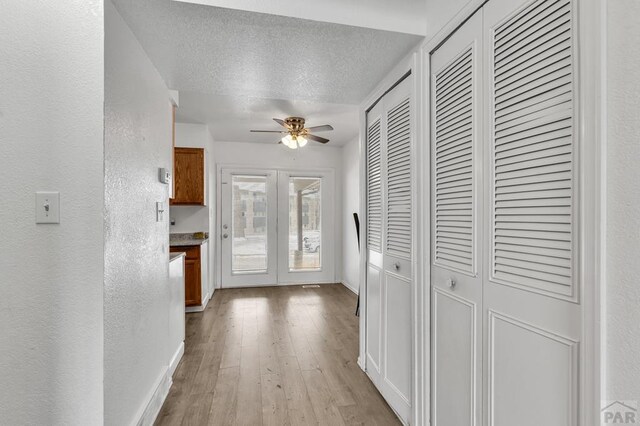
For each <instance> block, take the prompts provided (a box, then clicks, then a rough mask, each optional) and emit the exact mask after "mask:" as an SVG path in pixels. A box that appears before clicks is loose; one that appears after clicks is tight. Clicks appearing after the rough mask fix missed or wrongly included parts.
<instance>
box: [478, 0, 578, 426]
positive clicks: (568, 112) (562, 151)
mask: <svg viewBox="0 0 640 426" xmlns="http://www.w3.org/2000/svg"><path fill="white" fill-rule="evenodd" d="M484 16H485V22H484V41H485V63H486V64H487V71H488V73H489V78H488V79H487V84H486V85H485V90H486V91H485V101H486V111H487V112H488V118H487V124H488V126H487V128H486V136H485V141H486V142H485V144H486V146H485V149H486V152H487V153H488V157H489V161H488V165H489V170H487V174H486V175H487V177H488V178H487V180H486V186H485V191H486V193H487V194H488V198H489V200H490V203H489V205H488V206H487V207H488V208H487V210H488V212H487V213H488V219H489V220H487V221H486V224H485V226H486V228H485V230H486V231H485V232H486V235H487V239H486V242H485V247H486V250H485V260H484V262H485V265H486V275H485V283H484V288H483V292H484V293H483V311H484V313H483V316H484V324H485V329H484V342H485V343H484V345H485V348H486V357H485V359H486V364H485V371H486V375H485V382H484V386H485V389H486V392H487V400H486V407H485V412H486V422H487V424H488V425H491V426H494V425H499V426H507V425H513V424H514V422H515V423H518V424H521V425H540V424H545V425H562V426H565V425H567V426H569V425H576V424H577V422H578V414H579V412H578V392H579V390H578V383H579V369H578V365H579V362H578V359H579V358H578V355H579V351H578V348H579V346H580V340H581V328H582V326H581V324H582V323H581V318H582V307H581V306H580V303H579V302H580V298H579V293H580V292H579V288H580V281H579V277H578V276H577V274H576V270H577V268H576V264H577V262H576V260H577V256H576V253H577V249H578V247H579V242H578V240H577V236H578V232H576V230H577V224H578V219H577V208H576V206H577V205H578V204H577V195H578V191H577V183H578V182H577V179H576V176H577V174H576V171H577V161H576V159H577V153H578V138H577V131H576V128H577V126H576V117H577V114H576V106H577V102H576V99H577V98H576V84H575V81H576V80H575V66H576V63H577V61H576V60H575V58H576V56H575V52H576V48H575V46H576V43H575V34H576V22H575V4H574V2H573V1H571V0H533V1H521V0H519V1H513V0H490V1H489V2H488V3H487V4H486V5H485V7H484ZM523 383H526V384H527V385H526V386H525V387H523V386H522V385H523Z"/></svg>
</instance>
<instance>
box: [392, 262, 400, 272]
mask: <svg viewBox="0 0 640 426" xmlns="http://www.w3.org/2000/svg"><path fill="white" fill-rule="evenodd" d="M393 267H394V268H396V271H399V270H400V262H396V263H394V264H393Z"/></svg>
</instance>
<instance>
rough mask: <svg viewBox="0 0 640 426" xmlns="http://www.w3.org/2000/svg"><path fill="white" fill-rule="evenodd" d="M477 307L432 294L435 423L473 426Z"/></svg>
mask: <svg viewBox="0 0 640 426" xmlns="http://www.w3.org/2000/svg"><path fill="white" fill-rule="evenodd" d="M477 310H478V309H477V306H476V304H475V303H474V302H472V301H469V300H465V299H463V298H461V297H459V296H457V295H455V294H451V293H450V292H444V291H441V290H435V291H434V293H433V336H432V339H433V346H434V352H433V358H434V365H435V366H436V368H434V370H433V372H432V380H433V386H434V388H435V389H436V391H437V392H434V395H433V418H434V424H436V425H439V426H459V425H473V424H476V422H475V418H476V416H475V411H476V407H475V404H476V403H477V402H478V401H477V398H476V396H475V395H476V392H477V385H476V381H475V378H476V373H477V361H478V360H477V354H478V346H477V340H478V339H477V337H476V333H475V330H476V326H477V324H476V319H477Z"/></svg>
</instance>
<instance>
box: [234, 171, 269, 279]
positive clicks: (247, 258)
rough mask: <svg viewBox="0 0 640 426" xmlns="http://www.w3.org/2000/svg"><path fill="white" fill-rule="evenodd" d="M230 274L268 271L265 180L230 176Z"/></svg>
mask: <svg viewBox="0 0 640 426" xmlns="http://www.w3.org/2000/svg"><path fill="white" fill-rule="evenodd" d="M232 182H233V187H232V193H233V195H232V198H233V203H232V205H233V211H232V219H231V235H232V238H233V240H232V248H231V253H232V256H231V258H232V261H231V262H232V271H233V272H234V273H235V272H239V273H242V272H265V271H266V270H267V254H268V253H267V178H266V177H265V176H233V178H232Z"/></svg>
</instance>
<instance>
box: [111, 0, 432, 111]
mask: <svg viewBox="0 0 640 426" xmlns="http://www.w3.org/2000/svg"><path fill="white" fill-rule="evenodd" d="M114 4H115V5H116V8H117V9H118V11H119V12H120V14H121V15H122V17H123V18H124V19H125V21H126V22H127V23H128V25H129V26H130V27H131V29H132V30H133V32H134V34H135V35H136V37H137V38H138V40H139V41H140V43H141V44H142V46H143V47H144V49H145V51H146V52H147V54H148V55H149V56H150V58H151V60H152V61H153V63H154V64H155V66H156V68H158V70H159V71H160V74H161V75H162V76H163V77H164V79H165V81H166V83H167V85H168V86H169V87H170V88H172V89H177V90H179V91H190V92H200V93H213V94H222V95H232V96H240V97H242V96H250V97H256V98H270V99H290V100H307V101H315V102H324V103H339V104H358V103H360V102H361V101H362V100H363V99H364V98H365V97H366V95H367V94H368V93H369V92H370V91H371V90H372V89H373V88H374V87H375V85H376V84H377V83H378V82H379V81H380V80H381V79H382V78H383V77H384V76H385V75H386V74H387V73H388V72H389V71H390V70H391V68H392V67H393V66H394V65H395V64H397V63H398V61H399V60H400V59H401V58H402V57H403V56H405V55H406V54H407V53H408V51H409V50H410V49H411V48H412V47H414V46H415V45H416V44H417V43H418V42H419V41H420V40H421V39H422V37H420V36H415V35H409V34H403V33H396V32H389V31H380V30H374V29H369V28H362V27H354V26H347V25H340V24H333V23H326V22H316V21H310V20H303V19H297V18H291V17H284V16H277V15H269V14H262V13H255V12H246V11H239V10H232V9H223V8H218V7H212V6H205V5H198V4H191V3H183V2H175V1H171V0H114Z"/></svg>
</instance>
